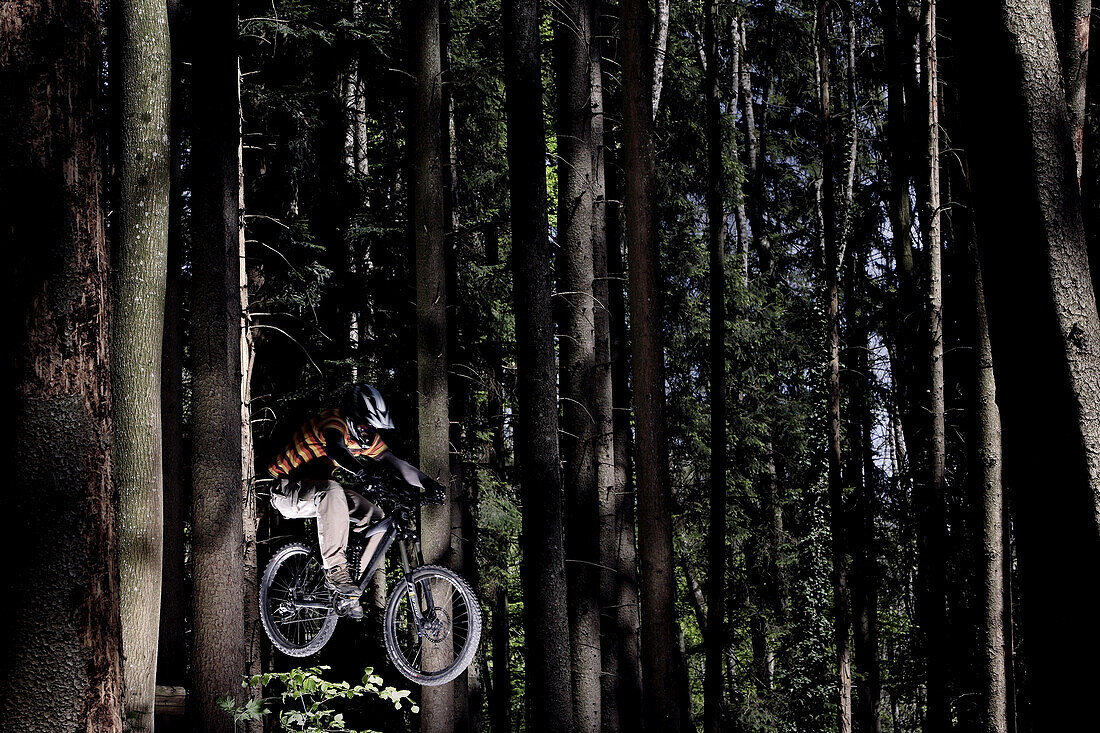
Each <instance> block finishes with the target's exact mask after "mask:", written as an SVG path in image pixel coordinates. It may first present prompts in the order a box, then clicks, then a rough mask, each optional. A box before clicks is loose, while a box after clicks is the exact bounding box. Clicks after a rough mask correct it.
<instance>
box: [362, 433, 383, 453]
mask: <svg viewBox="0 0 1100 733" xmlns="http://www.w3.org/2000/svg"><path fill="white" fill-rule="evenodd" d="M385 451H386V444H385V443H384V442H382V436H380V435H378V434H377V433H375V435H374V442H373V443H371V444H370V447H369V448H367V450H366V451H364V453H366V455H367V457H368V458H377V457H378V456H380V455H382V454H383V453H384V452H385Z"/></svg>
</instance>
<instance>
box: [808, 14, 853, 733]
mask: <svg viewBox="0 0 1100 733" xmlns="http://www.w3.org/2000/svg"><path fill="white" fill-rule="evenodd" d="M816 24H817V28H816V37H815V50H816V55H817V64H816V71H817V75H818V79H817V81H818V101H819V104H820V108H821V130H822V139H821V155H822V173H821V177H822V184H821V188H820V190H819V193H818V200H819V209H820V213H819V218H820V219H819V225H820V227H821V235H820V236H821V244H822V247H823V250H824V253H825V319H826V349H827V352H828V360H829V367H828V369H829V371H828V377H827V400H828V431H829V434H828V441H829V451H828V455H829V472H828V480H829V506H830V517H831V519H830V529H831V531H832V535H833V539H832V543H833V558H832V559H833V598H834V608H835V611H834V619H833V624H834V631H833V641H834V643H835V645H836V651H835V653H836V674H837V695H838V699H837V708H836V710H837V713H836V714H837V729H838V730H839V732H840V733H851V730H852V662H851V653H852V652H851V612H850V610H849V609H850V599H849V591H848V541H847V529H846V527H847V510H846V507H845V503H844V493H843V492H844V484H843V477H842V475H841V466H842V462H841V461H842V456H841V445H840V302H839V289H838V282H837V279H838V277H839V274H840V265H841V261H842V260H841V258H842V249H843V246H844V245H843V236H842V232H841V225H840V212H839V203H840V194H839V192H838V190H837V188H838V187H837V181H836V177H837V175H838V170H837V169H838V167H839V166H838V165H837V160H836V151H835V145H836V141H835V130H834V127H835V126H836V123H835V121H834V117H833V115H832V105H831V99H830V95H831V86H832V85H831V79H830V75H831V71H830V66H831V64H830V48H831V41H830V39H829V14H828V6H827V4H826V2H825V0H822V1H821V2H820V3H819V4H818V9H817V19H816Z"/></svg>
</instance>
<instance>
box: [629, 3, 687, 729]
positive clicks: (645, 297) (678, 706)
mask: <svg viewBox="0 0 1100 733" xmlns="http://www.w3.org/2000/svg"><path fill="white" fill-rule="evenodd" d="M620 17H621V20H620V23H621V28H620V32H621V34H622V35H621V43H622V56H623V58H622V69H623V120H624V132H625V145H624V163H625V165H624V169H625V177H626V196H625V206H626V231H627V241H628V243H629V247H630V282H629V285H630V313H631V335H632V337H633V338H632V345H631V352H632V356H633V366H634V420H635V426H636V441H637V442H636V445H637V476H638V523H639V552H640V565H641V566H642V567H644V568H646V572H645V573H644V574H643V575H642V584H641V585H642V594H641V595H642V609H643V614H642V684H643V693H644V694H643V704H644V711H645V712H644V715H645V718H644V719H645V721H646V725H647V726H653V727H655V728H658V729H661V730H666V731H677V730H680V729H681V728H682V727H683V725H684V720H685V718H686V714H687V712H688V711H686V710H684V709H683V705H682V702H681V700H680V698H679V696H678V695H677V690H676V681H677V679H678V670H679V669H680V666H681V665H680V664H679V661H678V660H679V659H680V653H679V647H678V644H677V634H676V604H675V579H674V576H673V567H674V566H673V557H672V526H671V521H672V517H671V512H672V506H671V497H670V495H669V477H668V442H667V440H666V438H665V418H664V403H665V392H664V386H665V380H664V350H663V338H662V333H661V331H662V315H663V311H662V309H661V304H660V302H661V289H662V288H661V279H660V275H659V273H658V256H657V253H658V242H657V221H656V218H655V216H656V185H657V177H656V165H655V160H654V150H653V117H652V114H653V100H652V93H651V79H652V78H653V62H652V58H653V57H652V49H651V47H650V44H649V13H648V8H647V6H646V5H645V4H644V3H642V2H640V0H624V1H623V3H622V4H621V6H620Z"/></svg>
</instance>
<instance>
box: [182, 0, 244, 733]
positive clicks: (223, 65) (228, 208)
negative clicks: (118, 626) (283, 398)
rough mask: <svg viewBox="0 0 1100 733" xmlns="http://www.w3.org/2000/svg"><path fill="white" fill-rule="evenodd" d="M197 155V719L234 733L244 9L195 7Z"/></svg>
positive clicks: (240, 600)
mask: <svg viewBox="0 0 1100 733" xmlns="http://www.w3.org/2000/svg"><path fill="white" fill-rule="evenodd" d="M193 22H194V29H195V32H196V33H197V34H201V42H200V43H197V44H196V45H195V47H196V48H202V49H203V52H202V53H197V54H195V58H194V62H193V67H192V68H193V79H194V88H196V89H201V90H202V93H200V94H195V95H194V102H193V105H194V111H193V128H192V129H193V132H192V157H191V170H192V173H193V181H194V185H193V186H192V206H193V216H192V232H193V236H192V242H193V249H192V298H191V303H192V307H191V314H192V329H191V332H192V339H193V341H192V360H193V369H192V388H193V397H192V412H191V435H192V457H191V475H192V538H191V539H192V553H193V557H194V578H195V581H194V617H193V618H194V620H193V623H194V632H193V638H194V657H193V663H192V667H191V673H192V688H193V689H192V690H191V694H192V696H193V700H194V707H193V709H194V711H195V714H196V716H197V721H198V723H199V724H200V725H201V726H202V727H203V729H204V730H207V731H213V732H217V731H225V733H230V732H231V731H232V730H233V720H232V718H231V717H230V716H228V715H226V713H225V711H224V710H222V709H221V708H220V707H219V706H218V703H217V700H218V698H220V697H223V696H224V695H227V694H228V695H232V696H234V697H238V698H239V697H240V696H241V695H242V693H241V678H242V676H243V675H244V674H245V672H246V670H247V666H246V665H247V640H246V638H245V625H244V613H245V600H244V594H245V584H244V572H243V564H244V526H243V514H242V508H241V497H242V493H243V485H244V484H243V476H242V471H241V466H242V440H241V437H242V434H241V375H242V367H243V365H242V364H241V342H240V339H241V316H242V314H241V290H240V288H241V278H242V272H241V268H242V264H243V263H242V262H241V253H240V246H241V226H242V220H241V211H240V190H241V172H240V155H241V130H240V87H239V72H238V60H237V50H236V49H237V46H236V44H237V4H236V3H235V2H228V3H226V2H209V1H208V2H203V3H197V4H196V5H195V6H194V15H193Z"/></svg>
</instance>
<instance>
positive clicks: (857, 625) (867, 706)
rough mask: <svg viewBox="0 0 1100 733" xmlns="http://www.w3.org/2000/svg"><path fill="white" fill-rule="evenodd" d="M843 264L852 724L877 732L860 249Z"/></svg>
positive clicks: (867, 367) (873, 487) (865, 302)
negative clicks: (846, 283)
mask: <svg viewBox="0 0 1100 733" xmlns="http://www.w3.org/2000/svg"><path fill="white" fill-rule="evenodd" d="M849 262H850V263H851V264H850V266H849V268H848V276H849V292H848V296H847V298H846V299H845V301H846V304H847V308H846V316H845V320H846V322H847V329H848V334H849V336H848V339H847V341H848V348H847V353H848V357H847V360H846V361H847V364H846V371H847V372H848V374H849V380H848V385H849V396H848V404H849V407H848V433H849V435H848V441H849V469H848V473H849V478H848V480H847V481H846V483H847V484H848V485H849V486H851V487H852V488H853V489H854V490H855V493H854V495H853V507H852V522H851V525H850V528H849V529H850V535H851V546H852V583H851V587H852V611H853V612H852V626H853V631H854V635H855V639H854V644H853V651H854V653H855V654H854V659H855V672H856V674H855V689H856V693H857V695H856V699H855V703H854V704H855V707H854V718H853V724H854V725H855V726H856V727H857V728H859V729H861V730H863V731H865V732H866V733H879V731H881V730H882V719H881V697H882V675H881V671H880V666H879V634H878V589H879V578H880V577H881V572H880V570H879V567H878V558H877V554H876V547H877V545H876V542H875V516H876V513H877V510H878V480H877V476H878V469H877V466H876V465H875V460H876V455H875V448H874V444H873V439H874V420H875V416H874V414H873V404H874V403H873V399H874V398H873V395H874V390H875V376H874V372H873V371H872V369H871V364H870V354H871V350H872V348H873V344H872V343H871V340H870V318H871V315H870V313H869V309H870V308H871V307H872V306H871V304H870V302H869V299H868V294H867V291H868V286H867V283H866V272H867V254H866V251H865V250H864V251H859V252H852V256H851V258H850V259H849Z"/></svg>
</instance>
